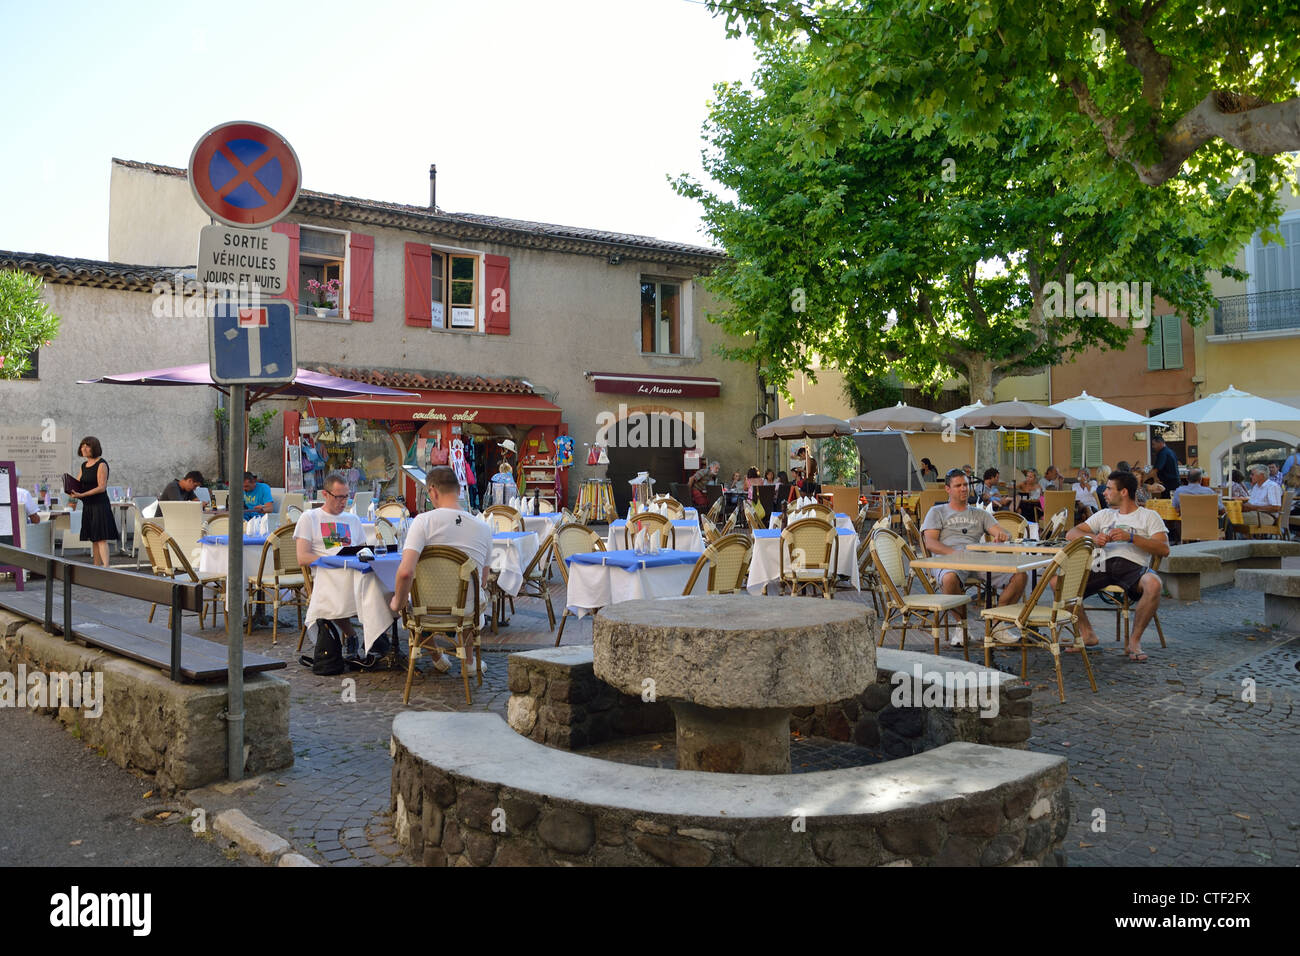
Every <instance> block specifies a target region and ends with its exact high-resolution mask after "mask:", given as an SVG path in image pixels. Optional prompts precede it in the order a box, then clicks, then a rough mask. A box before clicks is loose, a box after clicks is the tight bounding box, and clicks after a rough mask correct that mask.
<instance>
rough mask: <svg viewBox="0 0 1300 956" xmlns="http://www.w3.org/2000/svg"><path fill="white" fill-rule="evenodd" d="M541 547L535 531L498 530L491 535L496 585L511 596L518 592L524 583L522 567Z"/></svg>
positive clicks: (524, 566) (526, 564) (492, 566)
mask: <svg viewBox="0 0 1300 956" xmlns="http://www.w3.org/2000/svg"><path fill="white" fill-rule="evenodd" d="M539 547H541V541H540V540H538V536H537V532H535V531H499V532H497V533H496V534H494V535H492V560H491V563H490V564H489V566H490V567H491V568H492V569H493V570H495V571H496V572H497V575H498V576H497V587H499V588H500V589H501V590H502V591H504V592H505V593H506V594H509V595H510V596H511V597H516V596H517V595H518V594H519V588H520V587H522V586H523V583H524V569H525V568H527V567H528V562H530V561H532V560H533V555H535V554H536V553H537V549H538V548H539Z"/></svg>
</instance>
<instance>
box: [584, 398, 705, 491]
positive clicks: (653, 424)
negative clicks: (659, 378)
mask: <svg viewBox="0 0 1300 956" xmlns="http://www.w3.org/2000/svg"><path fill="white" fill-rule="evenodd" d="M606 437H607V438H608V441H609V448H608V455H609V468H608V470H607V471H606V473H605V474H606V476H607V477H608V478H609V480H610V482H612V484H613V486H614V504H615V505H616V506H617V507H618V511H619V514H623V513H625V512H626V511H627V508H628V504H629V503H630V502H631V499H632V486H631V485H629V484H628V482H629V481H630V480H631V479H633V478H635V477H636V476H637V473H638V472H642V471H648V472H649V473H650V477H651V478H653V479H654V480H655V484H654V490H655V494H665V495H667V494H672V484H673V482H678V481H682V480H683V476H684V471H683V462H682V459H683V455H684V453H685V450H686V449H687V448H693V447H694V446H695V430H694V429H693V428H692V427H691V426H690V425H688V424H686V423H685V422H683V421H682V418H681V416H680V414H678V415H667V414H663V413H661V412H651V413H645V412H632V413H631V414H629V415H628V417H627V418H625V419H622V420H621V421H619V422H618V423H617V424H615V425H611V426H610V428H609V431H608V434H607V436H606ZM683 504H686V505H689V504H690V502H689V501H687V502H683Z"/></svg>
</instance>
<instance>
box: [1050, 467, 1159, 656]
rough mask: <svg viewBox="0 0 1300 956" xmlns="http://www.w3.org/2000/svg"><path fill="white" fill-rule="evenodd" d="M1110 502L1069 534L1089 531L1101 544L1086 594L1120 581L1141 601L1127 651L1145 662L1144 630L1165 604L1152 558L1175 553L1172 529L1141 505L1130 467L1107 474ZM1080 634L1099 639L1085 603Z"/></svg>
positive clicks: (1085, 639)
mask: <svg viewBox="0 0 1300 956" xmlns="http://www.w3.org/2000/svg"><path fill="white" fill-rule="evenodd" d="M1106 503H1107V504H1108V505H1110V507H1109V508H1104V509H1102V510H1101V511H1098V512H1097V513H1096V514H1094V515H1092V516H1091V517H1090V518H1088V519H1087V520H1086V521H1083V522H1080V523H1079V524H1077V525H1075V526H1074V527H1073V528H1071V529H1070V530H1069V531H1067V532H1066V534H1065V537H1066V538H1067V539H1068V540H1071V541H1073V540H1074V539H1075V538H1081V537H1083V536H1085V535H1088V536H1091V538H1092V541H1093V544H1095V545H1096V546H1097V549H1098V550H1097V557H1096V558H1094V560H1093V568H1092V574H1090V575H1089V576H1088V587H1087V589H1086V590H1085V591H1084V596H1085V597H1086V596H1087V595H1089V594H1096V593H1097V592H1098V591H1100V590H1102V589H1103V588H1106V587H1109V586H1110V585H1112V584H1114V585H1118V586H1119V587H1121V588H1123V589H1124V590H1125V592H1127V594H1128V597H1129V600H1130V601H1135V602H1136V606H1135V607H1134V621H1133V631H1132V633H1130V635H1129V639H1128V647H1126V648H1125V650H1126V651H1127V652H1128V659H1129V660H1130V661H1133V662H1134V663H1142V662H1145V661H1146V659H1147V656H1146V655H1145V654H1143V653H1142V632H1143V631H1144V630H1146V626H1147V624H1149V623H1150V622H1151V618H1152V617H1153V616H1154V615H1155V613H1156V610H1157V609H1158V608H1159V606H1160V591H1161V583H1160V576H1159V575H1157V574H1156V573H1155V572H1154V571H1152V570H1151V558H1152V557H1161V558H1162V557H1164V556H1166V555H1167V554H1169V531H1168V529H1167V528H1166V527H1165V523H1164V521H1162V520H1161V518H1160V515H1158V514H1156V512H1154V511H1152V510H1151V509H1150V508H1139V507H1138V504H1137V476H1136V475H1134V474H1133V473H1132V472H1130V471H1113V472H1111V474H1110V477H1109V478H1108V479H1106ZM1079 637H1080V638H1081V639H1082V640H1083V643H1084V645H1085V646H1087V647H1092V646H1093V645H1095V644H1096V643H1097V632H1096V631H1094V630H1093V629H1092V622H1090V621H1089V620H1088V615H1087V613H1085V612H1084V610H1083V608H1082V607H1081V608H1079Z"/></svg>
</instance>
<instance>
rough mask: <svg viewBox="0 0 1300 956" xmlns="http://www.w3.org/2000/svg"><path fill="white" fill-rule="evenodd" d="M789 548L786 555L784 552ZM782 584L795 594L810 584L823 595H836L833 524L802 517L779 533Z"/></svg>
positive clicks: (835, 552)
mask: <svg viewBox="0 0 1300 956" xmlns="http://www.w3.org/2000/svg"><path fill="white" fill-rule="evenodd" d="M787 551H789V556H788V558H787V555H786V552H787ZM779 553H780V557H781V584H782V586H784V585H789V586H790V595H791V596H792V597H793V596H796V595H798V594H799V593H800V592H801V591H802V590H803V589H804V588H806V587H808V586H809V585H816V586H817V587H819V588H821V591H822V597H824V598H831V597H834V596H835V568H836V566H837V564H838V561H837V558H838V553H839V534H838V533H837V532H836V530H835V525H833V524H831V523H830V522H829V521H823V520H821V519H820V518H803V519H801V520H799V521H795V522H793V523H791V524H788V525H786V527H785V530H784V531H782V532H781V547H780V552H779Z"/></svg>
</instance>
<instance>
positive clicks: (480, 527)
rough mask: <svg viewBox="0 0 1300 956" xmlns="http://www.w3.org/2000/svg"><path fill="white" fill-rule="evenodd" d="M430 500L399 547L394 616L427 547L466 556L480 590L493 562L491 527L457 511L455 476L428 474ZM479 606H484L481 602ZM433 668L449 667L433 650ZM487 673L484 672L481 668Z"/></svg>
mask: <svg viewBox="0 0 1300 956" xmlns="http://www.w3.org/2000/svg"><path fill="white" fill-rule="evenodd" d="M428 488H429V497H430V499H431V500H432V502H433V510H432V511H426V512H424V514H421V515H416V517H415V518H414V520H412V521H411V527H410V530H408V531H407V532H406V541H405V543H404V544H403V545H402V564H401V566H400V567H399V568H398V569H397V590H396V591H395V592H394V594H393V600H392V602H391V603H390V604H389V607H391V608H392V610H393V613H394V614H400V613H401V611H402V609H403V608H404V607H406V600H407V598H408V597H410V595H411V582H412V581H414V580H415V566H416V565H417V564H419V562H420V552H421V551H423V550H424V549H425V548H427V547H429V546H430V545H435V544H436V545H446V546H447V547H449V548H456V549H457V550H458V551H463V552H465V555H466V556H467V557H469V558H470V559H471V560H472V561H473V562H474V563H475V564H476V565H478V580H479V586H480V587H482V586H483V582H484V580H485V575H486V574H487V568H488V565H489V563H490V561H491V558H492V527H491V525H489V524H488V523H487V522H486V521H484V520H483V519H482V518H475V517H474V516H473V515H471V514H469V513H467V512H464V511H461V510H460V507H459V498H460V484H459V482H457V481H456V473H455V472H454V471H452V470H451V469H450V468H448V467H446V466H439V467H437V468H434V469H433V470H431V471H430V472H429V476H428ZM480 606H483V604H482V602H481V601H480ZM433 653H435V654H437V656H436V657H434V659H433V667H434V670H436V671H437V672H438V673H440V674H445V673H447V671H449V670H451V664H449V663H448V662H447V659H446V658H445V657H443V656H442V655H441V654H440V653H438V652H437V651H436V650H435V651H434V652H433ZM461 666H462V667H467V668H472V667H473V666H474V661H473V660H471V659H470V656H469V655H468V654H467V655H466V657H465V660H464V661H463V662H462V663H461ZM483 671H484V672H486V671H487V668H486V667H484V668H483Z"/></svg>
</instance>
